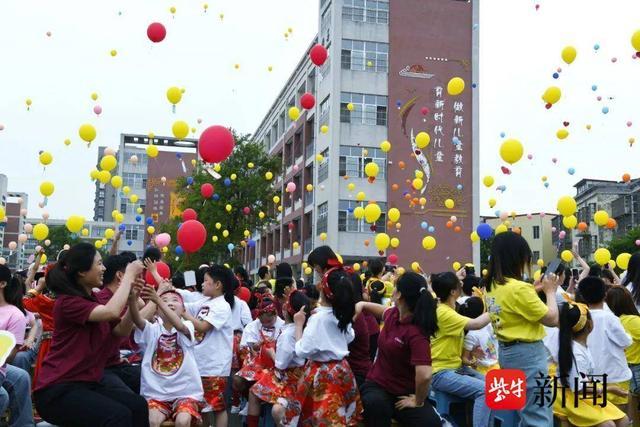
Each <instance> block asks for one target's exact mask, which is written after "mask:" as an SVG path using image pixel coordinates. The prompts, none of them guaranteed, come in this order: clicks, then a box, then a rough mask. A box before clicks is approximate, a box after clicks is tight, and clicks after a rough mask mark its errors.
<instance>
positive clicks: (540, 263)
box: [536, 258, 544, 267]
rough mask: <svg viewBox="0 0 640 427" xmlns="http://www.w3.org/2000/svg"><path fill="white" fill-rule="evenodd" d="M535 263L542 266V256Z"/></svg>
mask: <svg viewBox="0 0 640 427" xmlns="http://www.w3.org/2000/svg"><path fill="white" fill-rule="evenodd" d="M536 264H538V267H544V260H543V259H542V258H540V259H539V260H538V261H537V262H536Z"/></svg>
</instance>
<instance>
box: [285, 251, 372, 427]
mask: <svg viewBox="0 0 640 427" xmlns="http://www.w3.org/2000/svg"><path fill="white" fill-rule="evenodd" d="M309 264H310V265H312V266H313V267H314V268H316V271H317V272H319V273H322V274H323V276H322V280H321V282H320V284H319V287H320V300H319V303H318V308H316V309H315V311H314V313H313V314H312V315H311V317H310V318H309V323H308V324H307V326H306V328H304V317H303V316H300V317H296V318H295V319H294V320H295V325H296V340H297V342H296V349H295V351H296V355H298V356H299V357H304V358H306V359H309V362H308V363H307V365H306V368H305V372H304V374H303V377H302V379H301V381H300V383H299V385H298V390H297V392H296V396H297V401H296V402H295V405H296V409H295V413H296V414H300V425H301V426H317V425H341V426H356V425H357V424H358V422H359V421H360V418H361V413H362V403H361V402H360V395H359V393H358V387H357V385H356V380H355V377H354V376H353V372H352V371H351V368H350V367H349V364H348V362H347V360H346V357H347V355H348V354H349V349H348V345H349V343H350V342H351V341H353V339H354V336H355V334H354V332H353V328H352V327H351V321H352V319H353V316H354V314H355V303H354V298H353V289H352V285H351V280H350V279H349V276H348V274H347V272H345V271H344V269H343V268H342V265H341V264H340V262H339V261H338V259H337V257H336V256H335V254H334V253H333V251H332V250H331V248H329V247H328V246H321V247H319V248H316V249H314V250H313V251H312V252H311V253H310V254H309ZM303 328H304V333H303Z"/></svg>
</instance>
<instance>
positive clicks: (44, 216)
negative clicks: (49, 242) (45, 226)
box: [42, 211, 49, 221]
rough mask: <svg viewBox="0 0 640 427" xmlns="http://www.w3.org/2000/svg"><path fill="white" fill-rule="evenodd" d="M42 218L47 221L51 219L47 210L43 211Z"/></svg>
mask: <svg viewBox="0 0 640 427" xmlns="http://www.w3.org/2000/svg"><path fill="white" fill-rule="evenodd" d="M42 219H44V220H45V221H46V220H48V219H49V212H47V211H45V212H42Z"/></svg>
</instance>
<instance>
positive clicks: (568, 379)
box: [553, 297, 629, 427]
mask: <svg viewBox="0 0 640 427" xmlns="http://www.w3.org/2000/svg"><path fill="white" fill-rule="evenodd" d="M565 298H566V299H567V303H566V304H563V305H562V309H561V310H560V332H559V335H558V355H557V356H558V357H557V360H558V377H559V378H560V382H561V383H562V385H563V386H564V387H568V388H567V389H565V391H564V393H565V394H564V405H563V396H562V393H559V394H558V395H557V396H556V400H555V402H554V405H553V411H554V412H556V413H560V414H562V415H565V416H566V417H567V418H568V419H569V422H570V423H571V424H572V425H578V426H595V425H597V426H611V427H613V426H616V427H620V426H626V425H627V424H628V423H629V419H628V418H627V416H626V415H625V413H624V412H622V411H621V410H620V409H618V407H617V406H616V405H614V404H613V403H610V402H607V404H606V405H605V406H604V407H603V405H601V404H600V401H601V399H602V398H601V397H598V399H596V400H597V402H598V403H597V404H596V405H594V404H593V396H587V398H586V399H583V398H582V387H583V386H584V384H583V380H582V374H584V375H602V374H603V373H604V372H596V371H595V369H594V363H593V357H592V356H591V352H590V351H589V348H588V347H587V337H588V336H589V334H590V333H591V331H592V330H593V320H592V319H591V314H590V313H589V308H588V307H587V306H586V305H585V304H580V303H576V302H574V301H572V300H571V299H570V298H568V297H565ZM576 379H577V388H576ZM607 391H608V392H611V391H614V392H617V391H618V390H612V389H611V387H608V388H607ZM576 395H577V396H576ZM576 397H577V399H576Z"/></svg>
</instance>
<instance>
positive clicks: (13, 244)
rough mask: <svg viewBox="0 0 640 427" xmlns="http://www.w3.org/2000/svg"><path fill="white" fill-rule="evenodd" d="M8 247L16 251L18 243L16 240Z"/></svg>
mask: <svg viewBox="0 0 640 427" xmlns="http://www.w3.org/2000/svg"><path fill="white" fill-rule="evenodd" d="M8 247H9V250H10V251H15V250H16V248H17V247H18V244H17V243H16V242H9V245H8Z"/></svg>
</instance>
